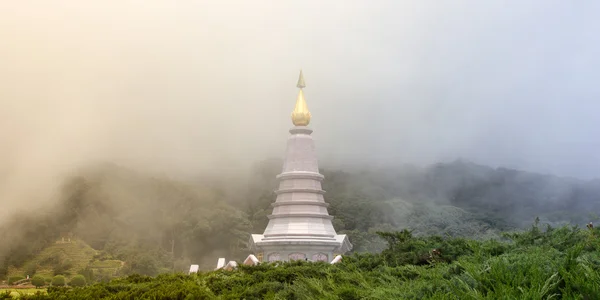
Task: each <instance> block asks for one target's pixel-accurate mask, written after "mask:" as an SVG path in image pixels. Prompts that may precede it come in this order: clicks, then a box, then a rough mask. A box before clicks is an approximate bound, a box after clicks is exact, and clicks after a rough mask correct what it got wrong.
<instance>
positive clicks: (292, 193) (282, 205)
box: [250, 126, 352, 261]
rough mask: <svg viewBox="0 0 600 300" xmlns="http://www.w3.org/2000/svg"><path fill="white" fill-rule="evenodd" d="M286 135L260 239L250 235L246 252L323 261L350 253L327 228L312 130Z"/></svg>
mask: <svg viewBox="0 0 600 300" xmlns="http://www.w3.org/2000/svg"><path fill="white" fill-rule="evenodd" d="M290 133H291V135H290V137H289V138H288V141H287V149H286V154H285V160H284V164H283V168H282V172H281V174H279V175H278V176H277V179H279V188H278V190H277V191H275V194H276V195H277V198H276V200H275V202H274V203H273V204H272V206H273V212H272V214H271V215H269V224H268V225H267V228H266V229H265V232H264V233H263V234H253V235H252V236H251V238H250V248H251V249H252V251H254V252H255V253H262V254H263V261H280V260H281V261H286V260H293V259H306V260H319V261H329V260H330V259H331V258H332V257H334V253H336V254H343V253H345V252H347V251H349V250H351V249H352V244H350V241H349V240H348V238H347V237H346V235H338V234H337V233H336V232H335V229H334V228H333V225H332V223H331V220H332V219H333V217H332V216H330V215H329V212H328V210H327V207H328V206H329V205H328V204H327V203H326V202H325V198H324V194H325V191H323V190H322V186H321V181H322V180H323V179H324V177H323V175H321V174H320V173H319V165H318V161H317V155H316V150H315V144H314V140H313V138H312V136H311V133H312V130H311V129H310V128H308V127H304V126H297V127H294V128H292V129H290Z"/></svg>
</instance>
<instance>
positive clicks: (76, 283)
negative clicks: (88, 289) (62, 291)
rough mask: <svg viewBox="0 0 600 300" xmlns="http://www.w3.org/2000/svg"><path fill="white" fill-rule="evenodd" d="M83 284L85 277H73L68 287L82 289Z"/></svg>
mask: <svg viewBox="0 0 600 300" xmlns="http://www.w3.org/2000/svg"><path fill="white" fill-rule="evenodd" d="M85 284H86V282H85V277H83V275H75V276H74V277H73V278H71V281H69V285H70V286H72V287H82V286H85Z"/></svg>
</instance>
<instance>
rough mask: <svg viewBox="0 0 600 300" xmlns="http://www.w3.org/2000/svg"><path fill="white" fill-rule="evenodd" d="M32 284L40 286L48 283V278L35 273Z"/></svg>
mask: <svg viewBox="0 0 600 300" xmlns="http://www.w3.org/2000/svg"><path fill="white" fill-rule="evenodd" d="M31 284H33V285H35V287H36V288H39V287H41V286H44V285H45V284H46V280H45V279H44V277H42V276H40V275H35V276H33V278H31Z"/></svg>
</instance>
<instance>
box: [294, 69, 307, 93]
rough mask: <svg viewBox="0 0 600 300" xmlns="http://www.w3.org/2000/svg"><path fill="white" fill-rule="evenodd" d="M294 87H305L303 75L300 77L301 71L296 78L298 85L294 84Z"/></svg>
mask: <svg viewBox="0 0 600 300" xmlns="http://www.w3.org/2000/svg"><path fill="white" fill-rule="evenodd" d="M296 87H298V88H299V89H301V88H305V87H306V83H304V75H302V69H300V76H299V77H298V83H297V84H296Z"/></svg>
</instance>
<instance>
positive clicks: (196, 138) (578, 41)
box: [0, 0, 600, 205]
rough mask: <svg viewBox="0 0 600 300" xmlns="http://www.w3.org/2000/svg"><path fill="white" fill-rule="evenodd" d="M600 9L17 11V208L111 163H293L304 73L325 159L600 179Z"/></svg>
mask: <svg viewBox="0 0 600 300" xmlns="http://www.w3.org/2000/svg"><path fill="white" fill-rule="evenodd" d="M597 6H598V4H595V3H565V2H547V1H533V2H528V3H518V4H512V5H510V6H508V5H507V4H506V3H505V2H500V1H497V2H489V1H487V2H476V1H459V2H452V3H438V2H435V3H434V2H427V1H401V2H398V1H377V2H367V1H364V2H363V1H328V2H325V3H323V2H321V1H308V0H307V1H303V2H301V3H299V2H297V1H280V2H277V3H273V2H270V1H251V2H248V1H232V2H219V3H216V2H215V3H207V2H195V1H170V2H165V1H144V2H140V1H129V2H123V1H96V2H89V1H88V2H80V1H53V2H47V3H46V2H36V1H5V2H3V3H2V4H0V40H2V47H0V66H1V68H0V85H1V88H0V104H1V106H0V145H2V156H1V157H0V170H1V171H0V179H1V181H0V187H1V190H2V192H1V193H0V199H2V200H0V201H2V202H3V204H4V205H6V203H9V202H10V203H14V202H15V201H19V200H20V199H22V198H23V195H36V197H41V198H45V197H51V195H52V191H53V189H54V187H55V186H56V183H57V182H59V181H60V180H59V179H60V178H61V177H62V176H63V175H64V174H66V173H69V172H72V170H73V169H76V168H77V167H80V166H82V165H86V164H89V163H92V162H95V161H111V162H116V163H119V164H123V165H128V166H132V167H135V168H138V169H147V170H150V171H153V172H167V173H170V174H175V175H180V174H185V175H193V174H198V173H203V172H206V171H208V170H213V171H214V170H222V169H226V170H227V169H229V170H235V169H236V168H237V167H238V166H240V165H248V164H250V163H251V162H253V161H255V160H258V159H262V158H264V157H269V156H280V155H282V153H283V147H284V145H285V138H286V135H287V132H286V129H287V127H289V126H291V122H290V119H289V113H290V112H291V110H292V108H293V103H294V101H295V96H296V89H295V81H296V76H297V73H298V70H299V69H300V68H303V69H304V71H305V76H306V80H307V88H306V97H307V101H308V104H309V108H310V109H311V111H312V113H313V124H312V126H313V128H314V129H315V133H314V135H315V137H316V139H317V147H318V149H319V154H320V158H321V162H322V163H323V164H329V165H343V164H348V163H360V164H363V163H364V164H381V163H385V164H390V163H415V164H428V163H433V162H436V161H439V160H452V159H455V158H457V157H463V158H466V159H471V160H474V161H477V162H479V163H485V164H490V165H504V166H509V167H515V168H522V169H529V170H534V171H541V172H551V173H556V174H561V175H574V176H579V177H592V176H598V175H599V174H598V172H597V170H598V167H599V165H598V161H600V160H599V158H600V157H598V154H597V151H596V149H597V148H598V142H596V140H597V138H596V137H597V136H598V132H597V130H598V129H597V128H600V127H599V126H598V125H600V124H597V118H596V117H595V112H596V111H598V109H599V108H600V104H598V103H600V102H598V101H597V99H598V96H599V95H600V87H598V85H597V84H595V82H594V79H595V78H596V77H597V72H598V71H597V70H598V69H600V68H599V67H600V61H599V58H598V57H597V55H596V53H597V52H598V50H600V49H599V48H600V46H599V44H598V43H597V42H596V39H595V32H596V29H597V28H599V27H600V21H598V20H597V19H596V18H595V17H594V16H593V12H595V11H597V9H598V7H597ZM32 197H33V196H32Z"/></svg>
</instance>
